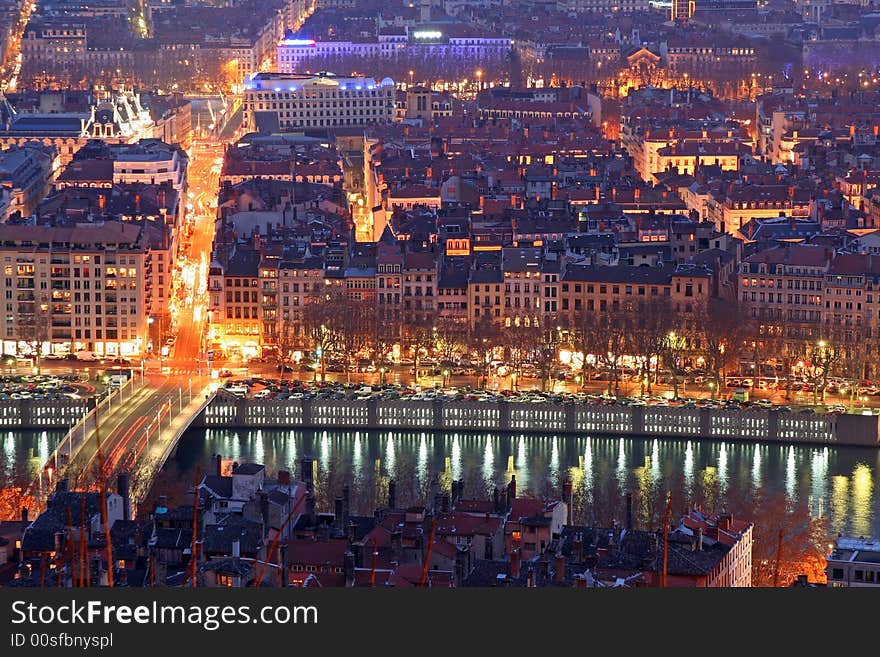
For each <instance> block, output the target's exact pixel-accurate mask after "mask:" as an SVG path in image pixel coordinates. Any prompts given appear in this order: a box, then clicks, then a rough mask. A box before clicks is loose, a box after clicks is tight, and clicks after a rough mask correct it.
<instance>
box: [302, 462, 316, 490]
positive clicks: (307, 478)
mask: <svg viewBox="0 0 880 657" xmlns="http://www.w3.org/2000/svg"><path fill="white" fill-rule="evenodd" d="M299 478H300V479H301V480H302V481H303V482H304V483H305V485H306V489H307V490H308V491H309V492H310V493H311V492H314V490H315V476H314V465H313V464H312V459H310V458H304V459H302V460H301V461H300V476H299Z"/></svg>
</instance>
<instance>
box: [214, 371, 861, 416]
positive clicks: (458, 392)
mask: <svg viewBox="0 0 880 657" xmlns="http://www.w3.org/2000/svg"><path fill="white" fill-rule="evenodd" d="M224 389H225V390H226V391H227V392H229V393H232V394H234V395H238V396H242V397H252V398H255V399H338V400H354V401H367V400H377V401H388V400H403V401H432V400H436V399H441V400H447V401H466V402H487V403H497V402H501V401H507V402H513V403H535V404H594V405H595V404H598V405H623V406H673V407H683V408H732V409H745V408H755V409H761V408H763V409H775V410H779V411H782V412H796V411H797V409H795V408H792V407H789V406H783V405H779V404H774V403H773V402H770V401H768V400H765V399H761V400H756V401H737V400H730V399H688V398H679V399H669V398H667V397H659V396H648V397H620V398H618V397H614V396H610V395H604V394H594V393H586V392H547V391H541V390H537V389H531V390H518V391H514V390H502V391H493V390H480V389H475V388H471V387H456V388H439V387H438V388H421V387H418V386H405V385H403V384H399V383H389V384H385V385H373V386H370V385H361V384H354V383H350V384H346V383H337V382H326V383H323V382H309V381H298V380H294V381H284V382H283V383H282V382H281V381H279V380H278V379H266V378H250V379H243V380H235V379H229V380H227V381H226V383H225V384H224ZM845 411H846V408H845V407H843V406H840V405H838V406H830V407H828V408H827V409H826V412H831V413H842V412H845ZM798 412H805V413H812V412H814V411H813V409H811V408H807V409H803V410H801V411H798Z"/></svg>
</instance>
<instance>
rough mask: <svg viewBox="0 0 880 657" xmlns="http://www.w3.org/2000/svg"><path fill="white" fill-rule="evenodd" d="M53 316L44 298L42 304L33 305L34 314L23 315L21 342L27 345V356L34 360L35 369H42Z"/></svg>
mask: <svg viewBox="0 0 880 657" xmlns="http://www.w3.org/2000/svg"><path fill="white" fill-rule="evenodd" d="M51 338H52V328H51V316H50V312H49V304H48V302H47V300H46V297H45V296H43V298H42V300H41V301H40V303H34V304H33V312H32V313H27V314H23V315H21V320H20V323H19V342H20V344H21V343H23V344H24V345H25V349H26V352H25V353H24V354H23V355H25V356H28V357H31V358H33V359H34V367H36V368H39V367H40V357H41V356H42V355H43V345H44V344H45V343H46V342H48V341H49V340H51Z"/></svg>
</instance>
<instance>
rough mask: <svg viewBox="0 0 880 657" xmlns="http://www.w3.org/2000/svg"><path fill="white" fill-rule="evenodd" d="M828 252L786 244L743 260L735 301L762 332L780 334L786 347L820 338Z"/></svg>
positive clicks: (811, 247)
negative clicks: (756, 323) (738, 302)
mask: <svg viewBox="0 0 880 657" xmlns="http://www.w3.org/2000/svg"><path fill="white" fill-rule="evenodd" d="M831 257H832V254H831V252H830V251H829V250H828V249H827V248H825V247H822V246H817V245H810V244H788V245H785V246H780V247H777V248H774V249H768V250H766V251H762V252H760V253H756V254H755V255H752V256H749V257H748V258H746V259H745V260H743V262H742V263H741V264H740V276H741V278H740V288H739V289H740V292H739V294H740V300H741V301H742V303H743V305H744V306H745V307H747V308H748V312H749V314H750V316H751V317H753V318H754V319H756V320H757V321H758V322H759V324H760V330H761V332H762V333H764V334H765V335H768V336H781V337H782V338H783V339H784V341H785V344H786V347H787V348H789V349H796V348H798V347H799V346H800V345H802V344H803V343H804V342H805V341H811V340H815V339H818V338H819V336H820V335H821V332H822V331H821V322H822V312H823V305H824V304H823V299H824V288H825V277H826V274H827V273H828V271H829V267H830V266H831Z"/></svg>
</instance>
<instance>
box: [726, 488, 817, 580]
mask: <svg viewBox="0 0 880 657" xmlns="http://www.w3.org/2000/svg"><path fill="white" fill-rule="evenodd" d="M748 506H749V508H748V509H744V510H743V511H742V512H741V514H743V513H744V514H747V515H742V517H743V518H747V519H748V520H750V521H751V522H752V523H753V524H754V528H753V529H752V586H756V587H767V586H773V585H774V582H775V583H776V585H777V586H788V585H789V584H791V583H792V582H793V581H794V580H795V579H797V576H798V575H801V574H806V575H807V577H808V579H809V580H810V581H812V582H824V581H825V554H826V548H827V546H828V542H829V540H830V539H831V536H830V530H829V525H828V519H827V517H825V516H818V517H813V516H811V515H810V512H809V508H808V507H807V506H806V505H805V504H803V503H801V504H796V503H794V502H793V501H791V500H789V499H787V498H786V497H785V495H784V494H783V493H780V492H771V491H767V490H763V489H761V490H759V491H758V492H757V494H756V496H755V498H754V500H753V501H752V502H751V503H749V505H748Z"/></svg>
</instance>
